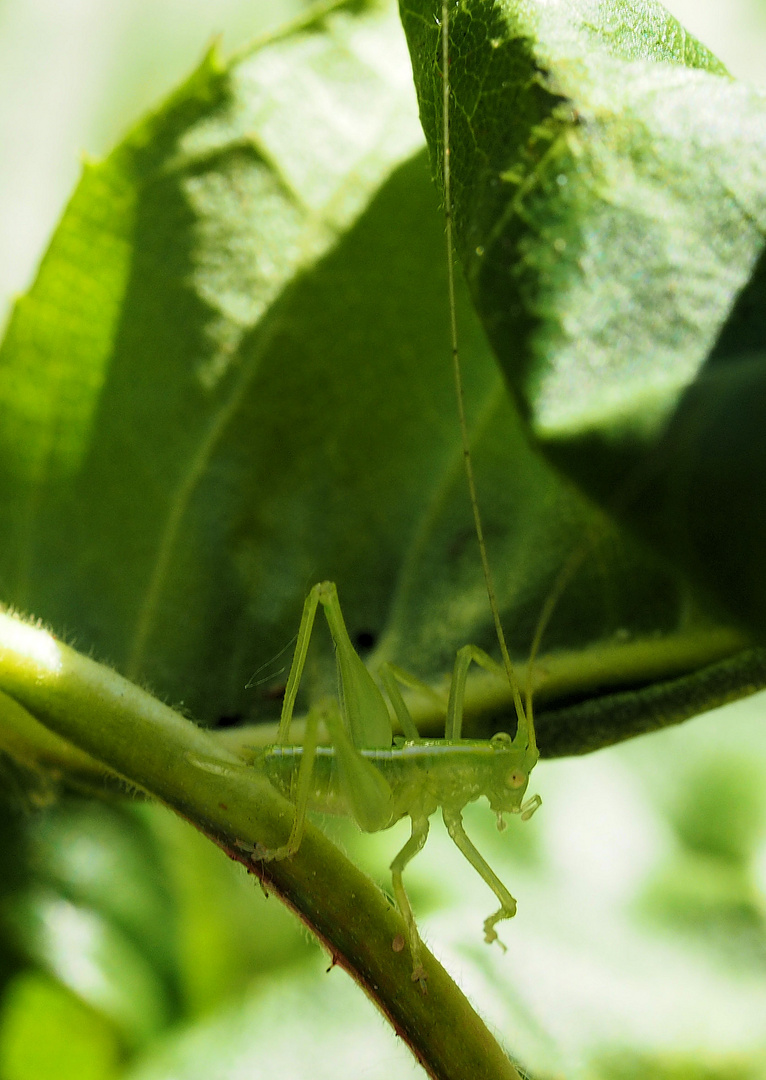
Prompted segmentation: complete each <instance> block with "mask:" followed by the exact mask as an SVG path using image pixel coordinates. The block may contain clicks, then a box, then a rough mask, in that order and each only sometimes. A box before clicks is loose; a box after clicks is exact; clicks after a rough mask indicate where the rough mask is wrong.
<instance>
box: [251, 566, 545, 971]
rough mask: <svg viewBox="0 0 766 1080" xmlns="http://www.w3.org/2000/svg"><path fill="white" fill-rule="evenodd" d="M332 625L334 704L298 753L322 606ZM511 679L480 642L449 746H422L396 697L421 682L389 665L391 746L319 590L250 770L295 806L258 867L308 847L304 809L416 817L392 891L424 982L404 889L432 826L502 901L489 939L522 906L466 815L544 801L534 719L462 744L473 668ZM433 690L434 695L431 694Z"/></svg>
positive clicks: (373, 697)
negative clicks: (479, 804)
mask: <svg viewBox="0 0 766 1080" xmlns="http://www.w3.org/2000/svg"><path fill="white" fill-rule="evenodd" d="M318 605H321V606H322V608H323V610H324V613H325V616H326V618H327V623H328V625H329V627H330V633H331V635H332V639H333V642H334V644H335V655H336V659H337V665H338V687H339V694H338V701H325V702H322V703H321V704H320V705H319V706H317V707H315V708H314V709H312V710H310V711H309V714H308V717H307V722H306V734H305V739H304V743H303V745H302V746H293V745H290V744H289V742H288V738H289V734H290V723H291V721H292V715H293V708H294V705H295V698H296V694H297V692H298V687H299V685H300V681H301V676H302V674H303V669H304V665H305V662H306V654H307V652H308V646H309V640H310V637H311V631H312V629H313V626H314V619H315V617H316V611H317V606H318ZM472 662H473V663H476V664H479V665H480V666H481V667H484V668H485V669H487V670H488V671H490V672H492V673H494V674H496V675H497V676H498V677H499V678H502V679H505V678H506V672H505V669H504V668H503V667H502V666H501V665H500V664H497V663H496V662H495V661H494V660H493V659H492V658H491V657H490V656H489V655H488V654H487V653H485V652H484V651H483V650H481V649H479V648H477V647H476V646H474V645H466V646H464V647H463V648H462V649H459V650H458V653H457V658H456V660H455V666H454V670H453V674H452V682H451V684H450V693H449V700H448V703H447V719H446V725H445V737H444V738H443V739H428V740H426V739H422V738H421V737H420V735H419V734H418V731H417V728H416V727H415V723H414V721H413V719H412V717H411V715H410V713H409V711H408V709H407V706H406V704H405V701H404V698H403V697H402V694H401V692H400V690H399V683H403V684H404V685H407V686H410V687H413V688H414V687H418V686H419V684H418V681H417V680H416V679H413V678H412V677H411V676H409V675H407V674H405V673H404V672H403V671H400V670H399V669H398V668H396V667H394V666H393V665H391V664H385V665H383V667H382V668H381V671H380V676H381V680H382V682H383V685H384V687H385V689H386V692H387V694H388V697H389V699H390V701H391V705H392V707H393V710H394V713H395V714H396V718H397V720H398V721H399V725H400V727H401V729H402V731H403V733H404V738H402V739H397V740H396V741H394V739H393V732H392V726H391V716H390V714H389V710H388V706H387V705H386V702H385V699H384V697H383V694H382V692H381V690H380V689H379V688H378V686H377V684H376V682H375V680H374V679H373V677H372V675H371V674H370V673H369V672H368V670H367V668H366V667H365V666H364V664H363V663H362V661H361V659H360V657H359V656H358V654H357V653H356V651H355V650H354V647H353V645H352V644H351V639H350V638H349V635H348V631H347V629H346V625H345V622H344V619H343V613H342V611H341V608H340V603H339V601H338V593H337V590H336V588H335V585H334V584H333V583H332V582H330V581H323V582H320V583H319V584H318V585H315V586H314V587H313V589H312V590H311V592H310V593H309V595H308V597H307V599H306V603H305V605H304V608H303V616H302V618H301V624H300V629H299V630H298V641H297V645H296V648H295V655H294V657H293V662H292V666H291V668H290V675H289V678H288V680H287V689H286V691H285V697H284V702H283V705H282V716H281V719H280V724H279V733H278V736H277V742H276V744H275V745H273V746H269V747H266V748H264V749H262V750H260V751H257V752H256V754H255V757H254V760H253V764H254V766H255V767H256V768H257V769H258V770H259V771H261V772H263V773H264V774H265V775H266V776H267V778H268V779H269V780H270V781H271V783H272V784H273V785H274V786H275V787H276V788H277V789H278V790H279V791H280V792H281V793H282V794H283V795H285V796H286V797H287V798H288V799H290V800H291V801H292V802H294V803H295V807H296V810H295V817H294V819H293V826H292V830H291V833H290V837H289V839H288V841H287V843H286V844H285V845H284V847H281V848H277V849H275V850H272V851H266V850H264V849H258V850H256V851H255V853H254V855H255V858H262V859H273V858H285V857H287V856H290V855H292V854H294V853H295V852H296V851H297V850H298V847H299V846H300V841H301V835H302V831H303V822H304V820H305V814H306V810H307V809H315V810H323V811H325V812H327V813H342V814H348V815H349V816H351V817H353V818H354V820H355V821H356V822H357V824H358V825H359V827H360V828H361V829H362V830H363V831H364V832H378V831H380V830H381V829H388V828H390V826H392V825H393V824H395V823H396V822H397V821H399V820H400V818H402V817H405V816H409V818H410V820H411V822H412V834H411V836H410V838H409V840H408V841H407V843H406V844H405V845H404V847H403V848H402V850H401V851H400V852H399V854H398V855H397V856H396V858H395V859H394V861H393V862H392V863H391V873H392V879H393V890H394V896H395V897H396V902H397V905H398V907H399V911H400V913H401V915H402V917H403V918H404V921H405V924H406V927H407V935H408V939H409V944H410V950H411V955H412V964H413V976H412V977H413V979H417V980H419V981H421V983H422V982H423V980H424V978H425V976H424V971H423V967H422V965H421V963H420V938H419V936H418V931H417V926H416V924H415V917H414V915H413V913H412V908H411V906H410V902H409V900H408V898H407V893H406V891H405V888H404V883H403V881H402V873H403V871H404V868H405V866H406V865H407V863H408V862H409V861H410V860H411V859H412V858H413V856H415V855H416V854H417V853H418V852H419V851H420V850H421V848H422V847H423V845H424V844H425V842H426V839H427V837H428V829H429V818H430V816H431V815H432V814H433V813H435V811H436V810H437V809H439V808H441V811H442V816H443V818H444V823H445V825H446V826H447V830H448V832H449V834H450V836H451V837H452V839H453V840H454V842H455V843H456V844H457V846H458V848H459V849H460V851H461V852H462V853H463V855H464V856H465V857H466V859H468V861H469V862H470V863H471V865H472V866H473V867H474V868H475V869H476V870H477V871H478V873H479V874H480V875H481V876H482V878H483V879H484V881H486V883H487V885H489V887H490V889H492V891H493V892H494V894H495V896H496V897H497V898H498V900H499V901H500V908H499V909H498V910H497V911H496V912H495V913H494V914H493V915H490V916H489V918H487V919H485V921H484V938H485V940H486V941H488V942H492V941H495V940H497V931H496V930H495V924H496V923H498V922H500V921H501V920H502V919H510V918H512V917H513V915H514V914H515V913H516V901H515V900H514V898H513V897H512V896H511V894H510V893H509V891H508V890H507V889H506V887H505V885H503V883H502V881H500V879H499V878H498V877H497V875H496V874H495V873H494V872H493V870H492V869H491V867H490V866H489V865H488V864H487V862H486V861H485V860H484V859H483V858H482V856H481V855H480V854H479V852H478V851H477V850H476V848H475V847H474V845H473V844H472V843H471V841H470V840H469V838H468V836H467V835H466V833H465V830H464V828H463V822H462V811H463V809H464V807H465V806H466V805H467V804H468V803H470V802H474V801H475V800H476V799H479V798H480V797H481V796H485V797H486V798H487V799H488V801H489V804H490V807H491V808H492V810H493V811H494V812H495V813H496V814H497V819H498V828H503V827H504V825H505V823H504V820H503V814H520V815H521V818H522V820H526V819H527V818H529V817H530V816H531V815H532V814H533V813H534V811H535V810H536V809H537V807H538V806H539V805H540V798H539V796H537V795H535V796H533V797H532V798H531V799H528V800H526V801H524V795H525V793H526V789H527V784H528V781H529V774H530V772H531V771H532V769H533V768H534V766H535V764H536V762H537V758H538V752H537V747H536V744H535V738H534V727H533V724H532V717H531V715H529V714H528V713H526V712H525V711H524V708H523V706H522V705H521V702H520V698H518V696H517V708H519V710H520V711H519V715H518V724H517V730H516V734H515V736H514V738H513V739H512V738H511V737H510V735H508V734H506V733H504V732H500V733H498V734H497V735H495V736H494V737H493V738H492V739H490V740H489V741H486V740H481V741H479V740H471V739H462V738H461V730H462V722H463V698H464V693H465V684H466V677H467V674H468V669H469V666H470V664H471V663H472ZM421 689H422V690H423V691H424V692H425V693H430V694H433V690H432V689H431V688H430V687H428V686H425V685H423V686H422V687H421ZM320 718H321V719H322V720H323V722H324V725H325V727H326V728H327V731H328V734H329V736H330V740H331V745H330V746H318V745H317V722H318V720H319V719H320Z"/></svg>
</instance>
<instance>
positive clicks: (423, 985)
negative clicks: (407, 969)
mask: <svg viewBox="0 0 766 1080" xmlns="http://www.w3.org/2000/svg"><path fill="white" fill-rule="evenodd" d="M427 978H428V976H427V975H426V969H425V968H424V967H423V965H422V964H416V965H415V967H414V968H413V969H412V975H411V979H412V981H413V982H416V983H420V992H421V994H427V993H428V984H427V982H426V980H427Z"/></svg>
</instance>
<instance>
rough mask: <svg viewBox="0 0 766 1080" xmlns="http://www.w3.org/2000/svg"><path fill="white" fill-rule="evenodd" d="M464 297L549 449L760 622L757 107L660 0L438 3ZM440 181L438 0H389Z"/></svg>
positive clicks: (698, 578) (761, 121)
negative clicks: (405, 39)
mask: <svg viewBox="0 0 766 1080" xmlns="http://www.w3.org/2000/svg"><path fill="white" fill-rule="evenodd" d="M450 11H451V31H450V76H449V78H450V101H451V143H452V146H451V160H452V175H453V197H454V220H455V226H456V231H457V238H458V241H457V242H458V247H459V251H460V255H461V259H462V262H463V266H464V268H465V272H466V276H467V279H468V281H469V284H470V287H471V291H472V295H473V297H474V299H475V302H476V304H477V307H478V309H479V311H480V313H481V317H482V320H483V322H484V325H485V326H486V328H487V330H488V333H489V335H490V338H491V340H492V343H493V346H494V348H495V350H496V353H497V356H498V359H499V360H500V363H501V365H502V366H503V370H504V372H505V375H506V378H507V380H508V383H509V385H510V386H511V387H512V388H513V390H514V392H515V393H516V395H517V397H518V399H519V401H520V402H521V405H522V408H523V411H524V414H525V417H526V419H527V422H528V424H529V427H530V430H531V432H532V434H533V435H534V437H535V439H536V440H538V442H539V444H540V445H541V446H542V447H543V448H544V449H545V452H546V453H547V454H548V455H549V457H550V458H551V459H552V460H554V461H555V462H556V464H557V465H558V466H559V467H561V468H562V469H564V470H565V471H566V472H567V473H568V474H569V475H570V476H572V477H573V478H574V479H575V480H576V481H577V483H578V484H579V485H581V486H582V487H583V489H585V490H586V491H588V492H589V494H591V495H592V496H593V497H595V498H596V499H597V500H598V501H599V502H601V503H602V504H603V505H604V506H606V507H608V508H609V509H610V511H611V512H612V513H614V514H615V515H617V517H619V518H620V519H622V520H623V521H625V522H627V523H628V525H629V526H630V528H631V529H633V530H635V531H636V532H637V533H639V534H640V535H641V536H642V537H643V538H644V539H645V540H647V541H648V542H649V543H650V544H651V545H652V546H653V547H654V548H656V549H657V550H658V551H660V552H661V553H662V554H663V556H665V557H670V559H672V561H673V562H674V564H675V565H676V566H677V567H678V568H679V570H680V571H681V572H682V573H683V574H686V575H688V576H690V577H692V578H693V579H694V581H695V582H696V583H697V585H698V586H699V587H700V589H701V590H702V592H703V594H704V595H705V596H706V597H707V602H708V604H709V605H710V604H712V606H713V608H714V610H717V611H719V612H724V613H726V614H725V615H724V618H726V619H734V620H736V621H738V622H740V623H742V624H744V625H747V626H749V627H750V628H752V629H753V630H755V631H757V632H758V633H759V634H762V632H763V630H764V627H765V626H766V622H765V621H764V611H766V604H764V600H766V576H765V575H764V574H763V572H762V569H761V552H762V551H763V546H764V540H765V539H766V536H765V535H764V529H765V527H766V526H765V519H764V517H763V512H762V507H763V503H764V491H763V488H762V479H761V478H762V477H763V476H764V475H766V470H765V469H764V467H763V466H764V461H763V440H762V438H761V416H762V413H763V402H764V391H763V385H764V374H763V372H764V363H763V357H764V348H765V347H766V333H765V331H766V324H765V323H764V315H763V312H764V310H766V307H765V306H764V272H763V267H764V250H765V246H764V232H765V231H766V196H765V195H764V191H766V185H765V184H764V180H765V179H766V108H765V107H766V99H765V98H764V95H763V94H762V93H760V92H758V91H756V90H753V89H750V88H748V87H747V86H744V85H741V84H738V83H736V82H734V81H732V80H731V79H730V78H729V77H728V76H727V74H726V72H725V70H724V68H723V67H722V65H721V64H720V63H718V62H717V61H716V60H715V58H714V57H713V56H711V54H710V53H709V52H708V51H707V50H706V49H705V48H704V47H703V46H701V45H700V44H699V43H698V42H696V41H695V40H694V39H693V38H691V37H690V35H688V34H687V33H686V32H685V31H684V30H683V29H682V28H681V27H680V26H679V24H678V23H677V22H676V21H675V20H674V19H673V18H672V17H671V16H670V15H669V14H668V13H667V12H666V11H665V10H664V9H663V8H662V7H661V5H659V4H657V3H654V2H652V0H642V2H640V3H635V2H631V3H626V2H620V0H612V2H600V3H580V2H576V0H556V2H553V3H546V4H534V3H514V2H512V0H503V2H499V3H490V2H489V0H487V2H483V0H476V2H474V0H471V2H466V3H460V4H458V5H450ZM402 13H403V19H404V23H405V27H406V29H407V33H408V35H409V39H410V49H411V52H412V56H413V65H414V69H415V80H416V85H417V87H418V94H419V99H420V107H421V116H422V119H423V123H424V127H425V130H426V135H427V138H428V141H429V145H430V148H431V151H432V155H433V162H434V172H435V174H436V175H437V178H438V177H439V175H440V170H441V166H440V161H441V157H442V149H443V147H442V143H443V138H442V131H441V127H440V123H441V100H442V80H441V62H440V50H441V41H440V33H439V29H438V27H437V26H436V24H435V20H436V19H439V18H440V17H441V5H440V4H439V3H436V2H435V0H425V2H422V3H413V2H411V0H403V2H402Z"/></svg>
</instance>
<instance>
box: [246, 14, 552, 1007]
mask: <svg viewBox="0 0 766 1080" xmlns="http://www.w3.org/2000/svg"><path fill="white" fill-rule="evenodd" d="M440 47H441V65H442V81H443V88H444V97H443V123H444V128H443V148H444V153H443V174H442V176H443V186H444V207H445V218H446V240H447V263H448V286H449V310H450V324H451V339H452V357H453V373H454V377H455V384H456V391H457V399H458V411H459V419H460V430H461V436H462V443H463V458H464V461H465V466H466V476H467V481H468V489H469V495H470V501H471V506H472V511H473V516H474V523H475V527H476V533H477V539H478V544H479V552H480V555H481V561H482V567H483V570H484V576H485V580H486V585H487V593H488V597H489V604H490V608H491V610H492V616H493V619H494V623H495V628H496V632H497V637H498V642H499V646H500V652H501V654H502V659H503V663H502V665H501V664H498V663H497V662H496V661H495V660H493V659H492V658H491V657H490V656H489V655H488V654H487V653H486V652H484V651H483V650H481V649H479V648H477V647H476V646H473V645H466V646H464V647H463V648H461V649H459V650H458V653H457V658H456V660H455V665H454V669H453V674H452V682H451V685H450V692H449V700H448V702H447V708H446V723H445V732H444V738H443V739H428V740H426V739H423V738H421V736H420V734H419V732H418V730H417V728H416V726H415V723H414V721H413V719H412V717H411V715H410V713H409V711H408V709H407V706H406V703H405V701H404V698H403V696H402V693H401V691H400V688H399V687H400V684H401V685H404V686H407V687H410V688H412V689H420V690H421V691H423V692H425V693H426V694H429V695H430V696H432V697H433V696H434V693H435V692H434V691H433V689H432V688H431V687H428V686H425V685H424V684H422V683H420V682H419V681H418V680H417V679H415V678H413V677H412V676H410V675H408V674H406V673H405V672H403V671H402V670H400V669H399V668H397V667H394V666H393V665H391V664H384V665H383V666H382V668H381V669H380V672H379V675H380V679H381V682H382V684H383V687H384V688H385V691H386V694H387V696H388V699H389V701H390V703H391V709H392V711H393V714H394V716H395V717H396V720H397V721H398V724H399V727H400V729H401V731H402V733H403V737H397V738H396V739H394V737H393V729H392V716H391V713H390V712H389V707H388V705H387V704H386V700H385V698H384V696H383V693H382V691H381V690H380V688H379V687H378V685H377V683H376V682H375V680H374V678H373V677H372V675H371V674H370V672H368V670H367V669H366V667H365V666H364V664H363V663H362V660H361V659H360V657H359V656H358V654H357V653H356V651H355V649H354V647H353V645H352V643H351V639H350V637H349V634H348V631H347V629H346V625H345V622H344V619H343V614H342V611H341V607H340V603H339V601H338V594H337V590H336V587H335V585H334V584H333V583H332V582H329V581H324V582H321V583H319V584H317V585H314V587H313V588H312V589H311V591H310V593H309V595H308V597H307V599H306V602H305V605H304V608H303V616H302V618H301V623H300V628H299V630H298V636H297V645H296V649H295V655H294V657H293V661H292V666H291V668H290V674H289V678H288V681H287V687H286V690H285V696H284V701H283V706H282V714H281V719H280V724H279V733H278V736H277V742H276V744H275V745H273V746H269V747H266V748H263V749H261V750H258V751H256V753H255V756H254V760H253V765H254V766H255V768H256V769H258V770H259V771H260V772H262V773H263V774H265V775H266V777H267V778H268V779H269V780H270V782H271V783H272V784H273V785H274V786H275V787H276V788H277V789H278V790H279V791H280V792H281V793H282V794H284V795H285V796H286V797H287V798H288V799H289V800H290V801H291V802H293V803H294V804H295V816H294V819H293V825H292V829H291V833H290V836H289V839H288V841H287V843H286V844H285V845H284V846H283V847H280V848H277V849H274V850H266V849H263V848H256V850H255V851H254V852H253V857H254V858H255V859H275V858H286V857H289V856H291V855H293V854H294V853H295V852H296V851H297V850H298V848H299V846H300V842H301V837H302V834H303V826H304V821H305V815H306V811H307V810H309V809H316V810H322V811H325V812H329V813H333V812H334V813H343V814H347V815H349V816H351V817H353V818H354V820H355V821H356V822H357V824H358V825H359V826H360V828H361V829H362V830H363V831H365V832H378V831H380V830H382V829H387V828H389V827H390V826H392V825H393V824H394V823H395V822H397V821H399V820H400V819H401V818H403V817H406V816H409V818H410V820H411V826H412V832H411V835H410V838H409V839H408V840H407V842H406V843H405V845H404V847H403V848H402V849H401V851H400V852H399V854H398V855H397V856H396V858H395V859H394V860H393V862H392V863H391V873H392V879H393V892H394V896H395V898H396V903H397V905H398V908H399V911H400V913H401V915H402V917H403V919H404V922H405V925H406V930H407V937H408V941H409V946H410V952H411V958H412V967H413V971H412V977H413V980H417V981H419V982H420V984H421V986H422V987H423V988H425V972H424V969H423V966H422V964H421V960H420V938H419V935H418V931H417V926H416V923H415V918H414V915H413V912H412V908H411V906H410V902H409V900H408V898H407V893H406V891H405V888H404V883H403V880H402V875H403V871H404V869H405V867H406V866H407V864H408V863H409V862H410V860H411V859H412V858H413V857H414V856H415V855H416V854H417V853H418V852H419V851H420V850H421V848H422V847H423V845H424V844H425V842H426V838H427V836H428V830H429V818H430V817H431V815H432V814H433V813H435V812H436V810H438V809H441V812H442V816H443V818H444V823H445V825H446V827H447V830H448V832H449V835H450V836H451V838H452V839H453V840H454V842H455V844H456V845H457V847H458V848H459V849H460V851H461V852H462V853H463V855H464V856H465V857H466V859H467V860H468V861H469V862H470V863H471V865H472V866H473V867H474V869H475V870H477V871H478V873H479V874H480V875H481V877H482V878H483V879H484V881H485V882H486V883H487V885H489V887H490V889H492V891H493V892H494V893H495V896H496V897H497V899H498V901H499V903H500V907H499V909H498V910H497V911H496V912H495V913H494V914H493V915H490V916H489V917H488V918H487V919H486V920H485V922H484V937H485V940H486V941H487V942H492V941H496V940H498V937H497V931H496V930H495V926H496V924H497V923H498V922H500V921H501V920H503V919H509V918H511V917H512V916H513V915H514V914H515V912H516V901H515V900H514V898H513V897H512V896H511V894H510V892H509V891H508V889H507V888H506V887H505V885H504V884H503V883H502V881H500V879H499V878H498V877H497V875H496V874H495V873H494V872H493V870H492V869H491V867H490V866H489V865H488V864H487V862H486V861H485V860H484V859H483V858H482V856H481V855H480V854H479V852H478V851H477V849H476V848H475V847H474V845H473V844H472V843H471V841H470V840H469V838H468V836H467V835H466V832H465V829H464V828H463V821H462V812H463V809H464V808H465V806H466V805H467V804H468V803H470V802H473V801H475V800H477V799H479V798H480V797H482V796H485V797H486V798H487V800H488V801H489V804H490V807H491V809H492V810H493V811H494V812H495V814H496V815H497V819H498V828H503V827H504V824H505V823H504V820H503V815H504V814H506V813H510V814H518V815H520V816H521V818H522V820H526V819H527V818H529V817H530V816H531V815H532V813H533V812H534V811H535V810H536V809H537V807H538V806H539V805H540V798H539V796H533V797H532V798H530V799H526V800H525V793H526V790H527V784H528V782H529V774H530V772H531V771H532V769H533V768H534V766H535V764H536V762H537V759H538V751H537V744H536V740H535V731H534V723H533V719H532V707H531V695H530V693H529V692H527V695H526V701H522V695H521V692H520V689H519V684H518V681H517V679H516V676H515V674H514V671H513V667H512V665H511V661H510V658H509V655H508V649H507V647H506V643H505V637H504V634H503V629H502V625H501V622H500V617H499V613H498V606H497V602H496V599H495V593H494V589H493V585H492V577H491V573H490V568H489V564H488V561H487V554H486V547H485V543H484V536H483V531H482V524H481V517H480V514H479V509H478V501H477V496H476V489H475V484H474V478H473V470H472V466H471V456H470V447H469V441H468V434H467V427H466V421H465V415H464V410H463V390H462V377H461V372H460V364H459V359H458V349H457V326H456V319H455V287H454V265H453V241H452V207H451V195H450V163H449V146H450V139H449V102H450V86H449V61H448V47H449V10H448V5H447V4H446V3H445V4H443V6H442V17H441V35H440ZM320 605H321V607H322V609H323V611H324V614H325V617H326V619H327V623H328V626H329V628H330V633H331V636H332V639H333V643H334V646H335V655H336V659H337V669H338V697H337V700H333V701H324V702H322V703H321V704H319V705H318V706H315V707H313V708H312V709H310V710H309V713H308V717H307V722H306V734H305V739H304V742H303V745H302V746H296V745H291V744H290V743H289V735H290V724H291V721H292V717H293V710H294V707H295V700H296V695H297V693H298V689H299V686H300V682H301V677H302V675H303V670H304V666H305V662H306V656H307V652H308V647H309V641H310V638H311V633H312V629H313V626H314V621H315V617H316V613H317V607H318V606H320ZM471 663H475V664H478V665H479V666H481V667H483V668H485V669H487V670H488V671H490V672H492V673H493V674H496V675H497V676H498V677H499V678H502V679H507V680H508V682H509V683H510V687H511V692H512V696H513V700H514V704H515V710H516V720H517V723H516V731H515V734H514V736H513V737H511V736H510V735H509V734H506V733H498V734H496V735H495V736H494V737H493V738H492V739H490V740H489V741H486V740H482V741H478V740H470V739H463V738H462V721H463V702H464V696H465V686H466V678H467V675H468V670H469V667H470V665H471ZM320 720H321V721H322V722H323V724H324V727H325V728H326V731H327V735H328V736H329V740H330V745H329V746H319V745H318V739H317V736H318V731H317V728H318V723H319V721H320Z"/></svg>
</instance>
